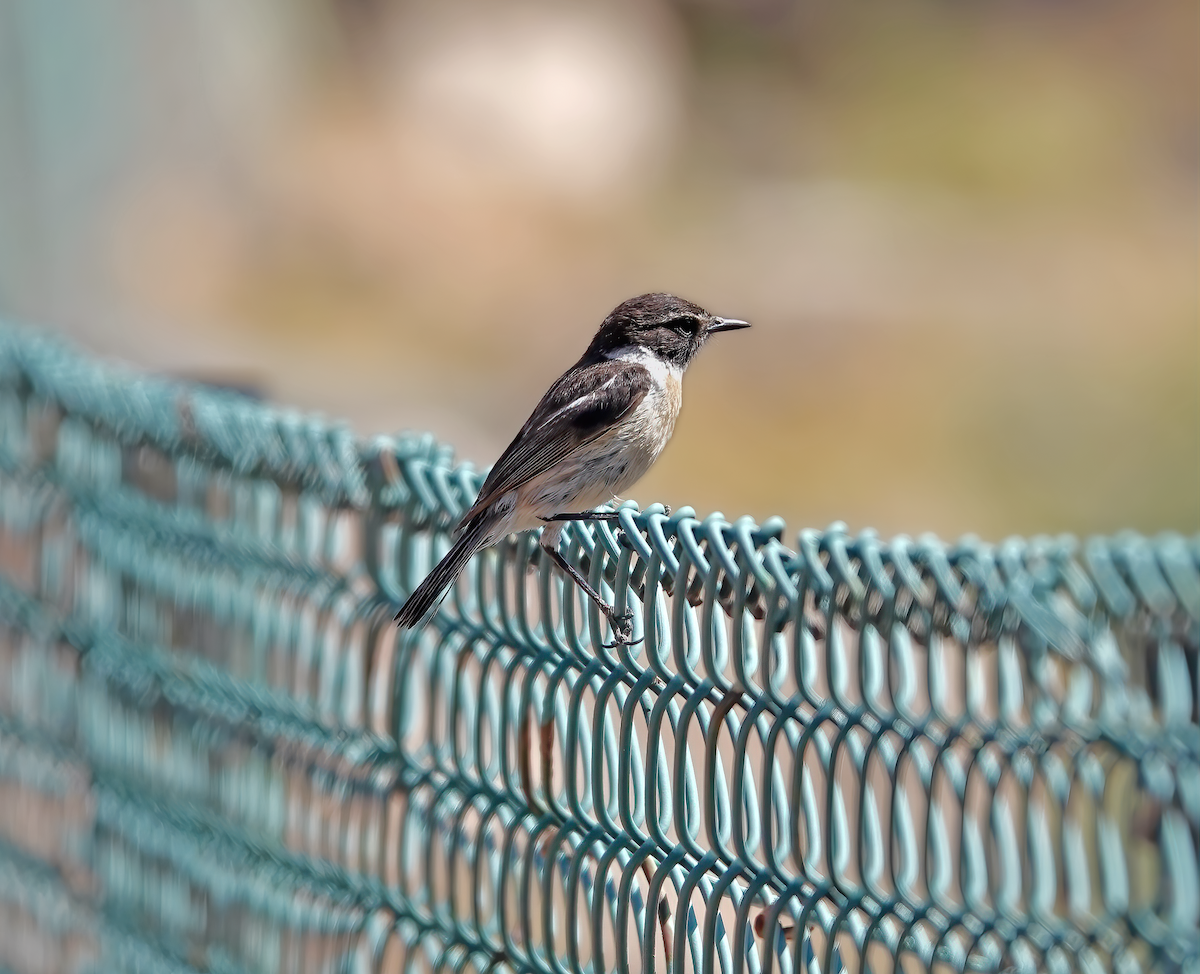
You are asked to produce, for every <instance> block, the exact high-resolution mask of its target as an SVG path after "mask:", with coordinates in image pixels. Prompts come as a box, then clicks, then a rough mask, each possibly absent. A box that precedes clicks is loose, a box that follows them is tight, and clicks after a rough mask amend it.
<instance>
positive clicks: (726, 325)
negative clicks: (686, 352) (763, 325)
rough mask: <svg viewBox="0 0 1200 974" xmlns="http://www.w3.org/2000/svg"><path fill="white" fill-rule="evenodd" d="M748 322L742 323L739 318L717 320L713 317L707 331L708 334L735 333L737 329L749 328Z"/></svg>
mask: <svg viewBox="0 0 1200 974" xmlns="http://www.w3.org/2000/svg"><path fill="white" fill-rule="evenodd" d="M749 327H750V322H748V321H742V320H741V319H740V318H717V317H714V318H713V319H712V321H711V322H710V323H709V326H708V328H707V329H705V330H706V331H707V332H708V334H710V335H711V334H712V333H713V332H714V331H737V330H738V329H739V328H749Z"/></svg>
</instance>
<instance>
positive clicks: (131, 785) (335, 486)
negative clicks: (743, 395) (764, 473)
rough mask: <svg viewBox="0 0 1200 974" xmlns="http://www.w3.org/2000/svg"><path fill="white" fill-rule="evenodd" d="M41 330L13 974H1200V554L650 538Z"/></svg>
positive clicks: (1, 590)
mask: <svg viewBox="0 0 1200 974" xmlns="http://www.w3.org/2000/svg"><path fill="white" fill-rule="evenodd" d="M479 480H480V478H479V475H478V474H477V472H476V471H475V470H474V469H473V468H472V467H471V466H470V465H467V464H459V465H455V464H454V463H453V462H452V458H451V455H450V453H449V451H448V450H446V449H445V448H443V447H442V446H440V445H438V444H437V443H435V442H433V441H432V440H431V439H428V438H400V439H397V440H392V439H384V438H381V439H377V440H374V441H371V442H361V441H358V440H356V439H355V438H354V437H352V436H351V435H350V434H349V433H348V432H347V431H346V430H344V429H341V428H338V427H335V426H329V425H326V424H323V423H320V422H316V421H312V420H309V419H306V418H303V417H301V416H298V415H295V414H292V413H288V412H281V411H276V410H272V409H268V408H265V407H263V406H261V405H258V404H255V403H252V402H250V401H248V400H245V399H242V398H239V397H237V396H235V395H232V394H226V393H221V392H217V391H211V390H204V389H201V388H197V387H190V386H187V385H182V384H178V383H173V382H169V381H165V380H157V379H151V378H146V377H142V376H138V375H135V374H132V373H128V372H125V371H122V370H119V369H116V368H114V367H110V366H101V365H97V364H95V363H93V362H90V361H88V360H87V359H85V358H83V357H81V356H79V355H78V354H76V353H74V352H72V351H70V350H69V349H67V348H65V347H62V346H60V345H57V344H55V343H53V342H50V341H48V340H46V339H44V338H40V337H37V336H35V335H32V334H29V333H23V332H19V331H15V330H8V331H2V332H0V522H2V523H0V574H2V578H0V968H4V966H5V965H7V969H8V970H11V971H20V972H26V971H30V972H32V971H79V970H96V971H121V970H125V971H137V972H142V971H155V972H157V971H193V970H194V971H213V972H242V971H244V972H259V971H261V972H274V971H348V972H349V971H353V972H360V971H361V972H366V971H386V972H393V971H395V972H399V971H409V970H411V971H430V972H432V971H442V970H445V971H452V972H458V971H464V970H475V971H480V972H483V971H490V970H492V969H499V970H514V971H530V972H538V974H563V972H568V971H569V972H575V971H595V972H599V971H612V970H616V971H639V970H640V971H653V970H659V971H663V970H667V969H671V970H686V971H696V972H705V974H709V972H721V974H731V972H735V971H737V972H743V971H744V972H749V974H768V972H773V971H775V970H779V971H780V972H783V974H788V972H817V971H835V970H848V971H859V970H862V971H871V972H875V974H879V972H890V971H904V972H912V971H931V972H932V971H937V972H947V971H964V970H972V971H974V970H978V971H1020V972H1025V971H1041V970H1045V971H1052V972H1057V971H1064V972H1065V971H1073V970H1078V971H1087V972H1102V971H1118V972H1135V971H1175V970H1187V971H1193V972H1194V971H1197V970H1200V943H1198V940H1200V933H1198V925H1200V869H1198V866H1197V848H1198V832H1200V726H1198V716H1197V711H1198V701H1200V692H1198V684H1197V680H1198V674H1197V652H1198V644H1200V537H1193V538H1190V539H1189V538H1184V537H1180V536H1179V535H1174V534H1166V535H1162V536H1159V537H1158V538H1155V539H1153V540H1148V539H1145V538H1142V537H1140V536H1136V535H1133V534H1126V535H1120V536H1117V537H1114V538H1097V539H1093V540H1090V541H1087V542H1083V543H1080V542H1076V541H1074V540H1072V539H1070V538H1036V539H1031V540H1010V541H1006V542H1004V543H1002V544H998V545H989V544H983V543H980V542H977V541H973V540H965V541H962V542H960V543H959V544H957V545H953V546H946V545H943V544H941V543H939V542H938V541H936V540H934V539H932V538H922V539H920V540H916V541H913V540H909V539H906V538H897V539H895V540H893V541H891V542H888V543H884V542H882V541H880V540H879V539H877V538H876V537H875V536H874V535H872V534H870V533H866V532H864V533H862V534H858V535H856V536H851V535H848V534H847V533H846V532H845V531H844V529H843V528H841V527H840V526H837V525H835V526H833V527H831V528H830V529H828V530H826V531H825V532H816V531H802V532H800V533H799V535H798V536H796V537H794V538H793V537H785V534H784V526H783V524H782V523H781V522H779V521H777V520H772V521H768V522H767V523H765V524H761V525H759V524H755V523H753V522H752V521H751V520H749V519H747V518H743V519H740V520H738V521H735V522H733V523H730V522H728V521H726V520H724V519H723V518H722V517H720V516H719V515H714V516H712V517H708V518H704V519H697V518H696V517H695V516H694V514H693V512H692V511H691V510H689V509H683V510H679V511H676V512H674V513H671V514H668V513H666V512H664V510H663V509H662V508H661V507H658V506H653V507H650V508H648V509H647V510H645V511H641V512H639V511H638V510H636V509H635V508H633V507H625V508H623V509H622V512H621V519H620V522H619V524H615V525H612V526H609V525H606V524H598V525H582V524H575V525H572V526H571V527H570V529H569V531H568V534H567V540H566V542H565V548H564V550H565V553H566V554H567V556H568V557H569V558H570V560H571V561H572V562H573V563H574V564H575V565H577V566H578V567H580V568H581V570H582V571H583V572H584V573H585V574H586V575H587V576H588V577H589V578H590V579H591V581H592V583H593V584H594V585H596V586H597V587H599V588H601V589H602V590H603V591H604V592H605V593H606V595H607V596H609V597H610V598H611V599H613V600H615V602H616V604H617V606H618V608H624V607H628V609H630V610H631V611H632V613H633V616H634V621H635V634H636V635H637V636H640V637H642V639H643V641H642V642H640V643H639V644H637V645H634V646H627V647H619V648H616V649H612V648H606V647H605V646H604V641H605V640H606V639H607V638H608V635H609V634H608V633H607V632H606V631H604V629H603V625H602V619H601V618H599V617H598V616H597V614H596V612H595V609H594V608H593V607H592V606H591V603H590V602H588V601H587V600H586V599H584V598H583V597H582V596H581V595H580V593H578V592H577V591H576V590H575V589H574V588H573V587H571V586H569V585H566V584H564V580H563V578H562V577H561V575H560V574H559V573H558V572H557V570H555V569H552V568H551V567H550V566H548V564H547V563H546V562H545V561H544V560H543V559H542V558H541V557H540V556H539V554H538V549H537V545H536V541H535V539H533V538H531V537H516V538H512V539H509V540H508V541H506V542H505V543H503V544H501V545H500V546H498V547H497V548H495V549H492V550H490V551H487V552H484V553H483V554H481V555H480V556H479V557H477V558H476V560H475V561H474V562H473V563H472V565H471V566H470V567H469V569H468V571H467V572H466V573H465V575H464V576H463V578H462V579H461V580H460V582H459V584H458V586H457V587H456V589H455V590H454V591H453V593H452V594H451V597H450V598H449V599H448V600H447V601H446V602H445V603H444V604H443V606H442V609H441V610H440V612H439V613H438V615H437V616H436V618H435V619H434V620H433V622H432V623H431V624H430V625H429V626H427V627H426V628H424V629H423V630H420V631H416V632H411V633H398V632H397V630H396V629H395V628H394V626H393V625H392V622H391V618H392V615H393V613H394V611H395V608H396V605H397V603H398V602H399V601H400V600H401V599H402V597H403V595H404V593H406V592H407V591H409V590H410V589H411V588H412V587H413V585H414V584H415V583H416V582H417V581H419V580H420V578H421V577H422V576H423V574H424V573H425V572H426V571H427V570H428V569H429V567H430V565H431V563H432V561H433V560H434V559H435V558H436V557H437V556H438V554H439V553H440V552H441V551H443V550H444V549H445V547H446V546H447V544H448V534H447V532H448V531H449V529H450V527H451V526H452V525H453V524H454V522H455V521H456V519H457V517H458V515H459V514H460V512H461V511H462V510H463V509H464V508H466V507H467V506H469V504H470V503H471V501H472V500H473V498H474V495H475V492H476V490H477V487H478V485H479Z"/></svg>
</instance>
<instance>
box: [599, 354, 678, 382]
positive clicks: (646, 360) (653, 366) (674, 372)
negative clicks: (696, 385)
mask: <svg viewBox="0 0 1200 974" xmlns="http://www.w3.org/2000/svg"><path fill="white" fill-rule="evenodd" d="M604 357H605V358H606V359H612V360H614V361H618V362H636V363H637V364H638V365H640V366H641V367H642V368H644V369H645V370H646V371H647V372H649V373H650V375H651V377H652V378H653V379H654V384H655V385H656V386H659V387H662V386H665V385H667V382H668V381H669V380H671V379H674V380H675V381H676V382H679V381H680V379H682V378H683V369H681V368H680V367H679V366H678V365H674V364H673V363H671V362H664V361H663V360H662V359H661V358H659V357H658V356H657V355H655V354H654V353H653V352H652V351H650V349H648V348H646V346H645V345H622V346H621V347H620V348H614V349H613V350H612V351H611V352H605V353H604Z"/></svg>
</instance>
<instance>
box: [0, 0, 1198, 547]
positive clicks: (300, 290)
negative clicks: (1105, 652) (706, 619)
mask: <svg viewBox="0 0 1200 974" xmlns="http://www.w3.org/2000/svg"><path fill="white" fill-rule="evenodd" d="M1198 20H1200V18H1198V15H1197V7H1196V5H1195V4H1194V3H1192V2H1190V0H1158V2H1156V3H1153V4H1122V3H1117V2H1103V0H1102V2H1097V3H1081V2H1067V0H1062V2H1055V3H1043V2H1033V0H1028V2H1016V3H992V2H984V3H972V4H955V3H949V2H932V0H923V2H918V0H898V2H889V3H887V4H869V5H862V4H845V3H834V2H832V0H826V2H803V3H800V2H795V3H792V2H787V0H744V2H734V0H726V2H722V0H707V2H706V0H674V2H668V0H654V2H651V0H622V2H605V3H600V2H594V3H564V2H560V0H529V2H521V3H517V2H508V0H506V2H483V0H480V2H477V3H470V2H463V0H436V2H435V0H425V2H418V0H395V2H386V0H187V2H184V0H180V2H176V3H171V4H165V5H164V4H162V3H160V2H157V0H104V2H98V3H96V4H92V5H89V4H78V3H74V2H69V0H11V2H10V3H6V4H4V5H3V6H2V7H0V214H3V215H4V216H3V219H2V220H0V316H3V317H6V318H10V319H19V320H23V321H26V322H33V323H37V324H39V325H41V326H45V327H49V328H52V329H54V330H57V331H59V332H61V333H64V334H67V335H69V336H71V337H72V338H73V339H75V340H76V341H78V342H81V343H82V344H84V345H85V346H86V347H88V348H91V349H93V350H96V351H98V352H101V353H105V354H108V355H112V356H116V357H120V358H124V359H127V360H131V361H133V362H135V363H138V364H140V365H143V366H145V367H147V368H152V369H158V370H164V371H168V372H171V373H175V374H180V375H187V376H196V377H202V378H206V379H217V380H220V381H228V382H235V383H241V384H248V385H251V386H253V387H255V388H257V389H259V390H260V391H261V392H262V394H264V395H265V396H266V397H268V398H269V399H271V400H273V401H277V402H280V403H284V404H288V405H293V406H298V407H301V408H303V409H306V410H318V411H321V412H323V413H326V414H328V415H330V416H332V417H340V418H345V419H347V420H349V421H350V422H351V423H352V424H353V426H354V427H355V428H356V429H358V430H359V431H361V432H363V433H374V432H381V431H393V430H401V429H416V430H432V431H433V432H434V433H436V434H437V435H438V436H439V437H441V438H443V439H445V440H447V441H449V442H452V443H454V444H455V445H456V446H457V447H458V448H459V452H460V454H461V455H463V456H465V457H468V458H470V459H472V460H474V461H476V462H477V463H478V464H480V465H481V466H482V465H486V464H488V463H490V462H491V461H492V460H493V459H494V458H495V456H496V455H497V454H498V453H499V451H500V450H501V449H502V448H503V446H504V445H505V444H506V443H507V441H508V439H509V437H510V436H511V435H512V433H513V432H514V431H515V430H516V429H517V427H518V426H519V425H520V423H521V422H522V421H523V420H524V418H525V416H526V415H527V413H528V411H529V410H530V409H531V407H532V406H533V404H534V403H535V402H536V400H537V399H538V398H539V397H540V395H541V393H542V392H543V390H544V389H545V387H546V386H547V385H548V384H549V382H550V381H551V380H552V379H553V378H554V377H555V376H556V375H557V374H558V373H559V372H560V371H562V369H563V368H564V367H565V366H566V365H568V364H569V363H570V362H572V361H573V360H574V359H575V358H576V357H577V356H578V354H579V353H580V352H581V351H582V349H583V348H584V346H585V345H586V344H587V341H588V339H589V338H590V336H591V333H592V331H593V330H594V328H595V327H596V325H597V324H598V322H599V321H600V319H601V318H602V317H603V316H604V314H605V313H607V311H608V310H609V309H610V308H611V307H612V306H613V305H615V304H616V303H617V302H618V301H620V300H622V299H624V298H625V297H628V296H630V295H632V294H636V293H639V292H641V291H646V290H670V291H674V292H676V293H679V294H681V295H683V296H685V297H688V298H690V299H692V300H695V301H698V302H700V303H702V304H704V305H705V306H707V307H709V308H710V309H712V310H714V311H716V312H718V313H721V314H725V315H729V316H736V317H743V318H748V319H750V320H751V321H753V323H754V326H755V327H754V328H753V329H752V330H750V331H747V332H739V333H737V334H735V335H728V336H721V337H720V338H719V339H718V340H714V342H713V344H712V346H710V347H709V348H708V349H706V350H705V352H704V354H703V355H702V356H701V358H700V359H699V360H698V361H697V363H696V365H695V366H694V367H693V369H692V371H691V372H690V373H689V377H688V381H687V391H686V397H685V405H684V410H683V413H682V416H681V419H680V422H679V424H678V426H677V428H676V433H675V438H674V440H673V442H672V444H671V445H670V447H669V448H668V450H667V452H666V453H665V454H664V456H663V458H662V459H661V461H660V462H659V464H658V465H657V467H656V468H655V469H654V470H653V471H652V472H651V473H650V474H649V475H648V476H647V477H646V478H645V479H644V480H643V481H642V482H641V484H639V485H638V486H637V488H635V490H634V491H633V492H632V494H633V496H634V497H635V498H636V499H638V500H639V501H642V502H643V503H648V502H650V501H653V500H661V501H665V502H667V503H670V504H673V505H676V506H678V505H681V504H691V505H693V506H695V507H696V508H697V510H698V511H700V512H708V511H711V510H714V509H719V510H722V511H724V512H725V514H726V515H727V516H730V517H733V516H737V515H740V514H743V513H750V514H753V515H755V516H757V517H760V518H762V517H765V516H767V515H770V514H782V515H784V516H785V517H786V518H787V519H788V522H789V526H790V527H791V528H793V529H794V528H799V527H803V526H818V527H819V526H823V525H825V524H827V523H828V522H830V521H832V520H834V519H841V520H845V521H847V522H848V523H849V525H850V527H851V529H858V528H862V527H867V526H870V527H874V528H877V529H878V530H880V531H881V532H882V533H884V534H885V535H886V534H891V533H895V532H906V533H909V534H916V533H919V532H922V531H926V530H932V531H936V532H938V533H939V534H941V535H943V536H945V537H951V538H953V537H955V536H957V535H959V534H960V533H963V532H972V533H976V534H979V535H981V536H983V537H985V538H990V539H999V538H1001V537H1003V536H1005V535H1006V534H1009V533H1014V532H1018V533H1025V534H1028V533H1034V532H1052V533H1057V532H1059V531H1074V532H1080V533H1088V532H1108V531H1114V530H1118V529H1121V528H1126V527H1132V528H1137V529H1139V530H1143V531H1147V532H1154V531H1157V530H1160V529H1163V528H1174V529H1180V530H1185V531H1194V530H1196V529H1197V528H1200V342H1198V338H1200V329H1198V311H1200V305H1198V297H1197V269H1198V265H1197V257H1198V246H1197V241H1198V232H1200V231H1198V221H1197V209H1198V208H1197V201H1198V196H1200V194H1198V192H1197V190H1198V187H1200V76H1198V75H1200V71H1198V64H1200V29H1198V28H1200V24H1198Z"/></svg>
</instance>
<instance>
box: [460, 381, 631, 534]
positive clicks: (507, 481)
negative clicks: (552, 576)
mask: <svg viewBox="0 0 1200 974" xmlns="http://www.w3.org/2000/svg"><path fill="white" fill-rule="evenodd" d="M651 381H652V380H651V377H650V373H649V372H648V371H647V370H646V369H644V368H643V367H642V366H640V365H636V364H633V363H630V362H620V361H611V360H609V359H602V360H601V361H599V362H593V363H590V364H586V365H576V366H574V367H573V368H571V369H570V370H569V371H567V372H566V373H565V374H564V375H563V376H562V377H561V378H560V379H559V380H558V381H557V382H555V383H554V385H552V386H551V387H550V391H549V392H547V393H546V395H545V396H543V397H542V401H541V402H539V403H538V404H537V408H536V409H534V411H533V415H531V416H530V417H529V419H527V420H526V421H525V425H524V426H522V427H521V431H520V432H519V433H518V434H517V435H516V438H515V439H514V440H513V441H512V443H510V444H509V445H508V449H507V450H505V451H504V453H503V454H501V456H500V459H499V460H497V461H496V465H495V466H494V467H492V470H491V473H489V474H488V475H487V479H486V480H485V481H484V482H483V489H482V490H480V491H479V497H478V498H477V499H476V501H475V504H474V506H473V507H472V508H471V509H470V510H469V511H467V513H466V514H464V515H463V519H462V524H466V523H467V522H468V521H469V520H471V518H473V517H474V516H475V515H476V514H478V513H479V512H480V511H482V510H483V509H484V508H485V507H487V506H488V505H489V504H491V503H492V502H493V501H495V500H496V499H497V498H499V497H502V496H504V495H505V494H507V493H508V492H509V491H510V490H514V489H515V488H517V487H520V486H521V485H522V484H525V483H528V482H529V481H530V480H532V479H533V478H534V477H537V476H538V475H539V474H542V473H544V472H545V471H547V470H549V469H550V468H551V467H552V466H554V465H555V464H556V463H558V462H559V461H560V460H563V459H564V458H566V457H568V456H570V455H571V454H572V453H573V452H574V451H576V450H578V449H579V448H580V447H581V446H584V445H585V444H587V443H589V442H591V441H592V440H594V439H595V438H596V437H598V436H599V435H600V434H601V433H603V432H604V431H605V430H607V429H608V428H609V427H610V426H612V425H613V424H614V423H617V422H619V421H620V420H622V419H624V418H625V417H626V416H628V415H629V414H630V413H631V412H633V410H634V409H636V408H637V405H638V403H640V402H641V401H642V400H643V399H644V398H645V396H646V393H647V392H648V391H649V389H650V384H651Z"/></svg>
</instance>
